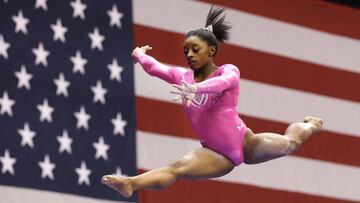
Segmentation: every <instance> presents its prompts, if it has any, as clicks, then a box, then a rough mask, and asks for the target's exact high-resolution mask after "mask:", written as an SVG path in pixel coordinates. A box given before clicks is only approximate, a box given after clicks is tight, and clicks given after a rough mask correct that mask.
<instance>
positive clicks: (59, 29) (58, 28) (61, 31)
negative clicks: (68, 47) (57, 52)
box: [50, 18, 68, 43]
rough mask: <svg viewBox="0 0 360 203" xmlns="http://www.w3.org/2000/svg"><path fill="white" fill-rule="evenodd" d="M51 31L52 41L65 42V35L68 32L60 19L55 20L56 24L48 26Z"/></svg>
mask: <svg viewBox="0 0 360 203" xmlns="http://www.w3.org/2000/svg"><path fill="white" fill-rule="evenodd" d="M50 27H51V29H52V30H53V31H54V37H53V39H54V41H56V40H60V41H61V42H63V43H64V42H66V40H65V33H66V32H67V31H68V29H67V28H66V27H64V26H63V25H62V23H61V19H59V18H58V19H57V20H56V24H51V25H50Z"/></svg>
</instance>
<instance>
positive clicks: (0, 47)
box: [0, 35, 10, 59]
mask: <svg viewBox="0 0 360 203" xmlns="http://www.w3.org/2000/svg"><path fill="white" fill-rule="evenodd" d="M8 48H10V43H8V42H6V41H5V40H4V37H3V35H0V56H3V57H4V58H6V59H7V58H9V56H8V53H7V50H8Z"/></svg>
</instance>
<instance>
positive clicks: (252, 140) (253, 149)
mask: <svg viewBox="0 0 360 203" xmlns="http://www.w3.org/2000/svg"><path fill="white" fill-rule="evenodd" d="M322 125H323V122H322V120H321V119H320V118H315V117H310V116H308V117H306V118H305V119H304V121H303V122H299V123H293V124H291V125H289V127H288V128H287V130H286V132H285V135H279V134H275V133H258V134H254V133H253V132H252V131H251V130H250V129H249V130H248V132H247V134H246V137H245V142H244V154H245V163H247V164H257V163H262V162H265V161H269V160H272V159H276V158H279V157H283V156H286V155H288V154H290V153H292V152H294V151H296V150H297V149H299V147H300V146H301V145H302V144H303V143H304V142H305V140H306V139H308V138H309V137H310V135H312V134H313V133H316V132H318V131H320V129H321V127H322Z"/></svg>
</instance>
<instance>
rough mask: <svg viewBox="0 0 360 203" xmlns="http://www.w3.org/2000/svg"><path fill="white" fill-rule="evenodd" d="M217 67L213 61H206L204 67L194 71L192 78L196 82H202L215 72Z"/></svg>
mask: <svg viewBox="0 0 360 203" xmlns="http://www.w3.org/2000/svg"><path fill="white" fill-rule="evenodd" d="M217 69H218V67H217V66H216V65H215V64H214V62H211V63H208V64H207V65H206V66H205V67H203V68H201V69H200V70H196V71H194V79H195V81H196V82H202V81H204V80H206V79H207V78H208V77H209V76H210V75H211V74H212V73H213V72H215V71H216V70H217Z"/></svg>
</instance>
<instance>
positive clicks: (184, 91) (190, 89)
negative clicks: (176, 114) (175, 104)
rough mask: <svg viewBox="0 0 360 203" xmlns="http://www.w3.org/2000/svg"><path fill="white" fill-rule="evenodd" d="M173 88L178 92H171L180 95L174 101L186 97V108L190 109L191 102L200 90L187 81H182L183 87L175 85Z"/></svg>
mask: <svg viewBox="0 0 360 203" xmlns="http://www.w3.org/2000/svg"><path fill="white" fill-rule="evenodd" d="M173 87H174V88H176V90H171V91H170V92H171V93H173V94H177V95H178V96H176V97H175V98H174V100H179V99H180V98H181V96H184V97H185V99H186V106H187V107H189V106H190V104H191V101H192V100H193V99H194V98H195V93H196V91H197V89H198V88H197V86H196V84H189V83H187V82H185V81H181V85H177V84H173Z"/></svg>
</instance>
